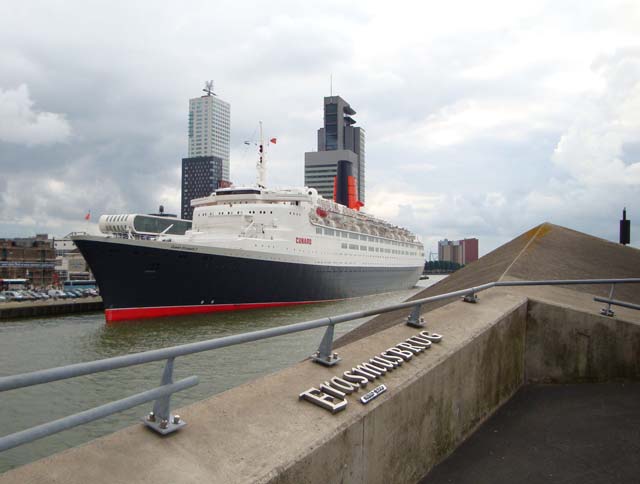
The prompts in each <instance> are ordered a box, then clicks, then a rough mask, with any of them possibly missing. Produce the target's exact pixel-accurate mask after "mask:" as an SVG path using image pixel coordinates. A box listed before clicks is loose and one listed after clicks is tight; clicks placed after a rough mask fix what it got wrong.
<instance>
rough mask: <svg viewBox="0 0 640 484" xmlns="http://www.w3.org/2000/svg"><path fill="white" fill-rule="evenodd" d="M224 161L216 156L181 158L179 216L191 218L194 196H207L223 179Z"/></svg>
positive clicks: (186, 218)
mask: <svg viewBox="0 0 640 484" xmlns="http://www.w3.org/2000/svg"><path fill="white" fill-rule="evenodd" d="M223 163H224V161H223V160H222V158H220V157H217V156H198V157H193V158H183V159H182V200H181V205H180V213H181V218H183V219H185V220H191V218H192V217H193V207H192V206H191V200H193V199H194V198H202V197H208V196H209V195H211V194H212V193H213V192H214V191H216V189H218V187H219V186H220V181H221V180H224V168H223V167H224V164H223Z"/></svg>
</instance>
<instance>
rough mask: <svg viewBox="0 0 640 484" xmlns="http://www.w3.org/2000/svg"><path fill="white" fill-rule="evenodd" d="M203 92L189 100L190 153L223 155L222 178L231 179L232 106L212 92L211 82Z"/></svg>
mask: <svg viewBox="0 0 640 484" xmlns="http://www.w3.org/2000/svg"><path fill="white" fill-rule="evenodd" d="M203 91H205V92H206V93H207V94H206V95H204V96H200V97H196V98H193V99H189V155H188V156H189V158H193V157H197V156H217V157H218V158H221V159H222V176H223V179H224V180H229V151H230V150H229V144H230V140H231V117H230V106H229V103H228V102H225V101H223V100H222V99H220V98H219V97H218V96H217V95H215V94H214V93H213V83H212V82H208V83H207V87H206V88H205V89H203Z"/></svg>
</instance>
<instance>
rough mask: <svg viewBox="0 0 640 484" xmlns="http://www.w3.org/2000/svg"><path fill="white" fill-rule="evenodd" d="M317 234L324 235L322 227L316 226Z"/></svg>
mask: <svg viewBox="0 0 640 484" xmlns="http://www.w3.org/2000/svg"><path fill="white" fill-rule="evenodd" d="M316 234H318V235H322V229H321V228H320V227H316Z"/></svg>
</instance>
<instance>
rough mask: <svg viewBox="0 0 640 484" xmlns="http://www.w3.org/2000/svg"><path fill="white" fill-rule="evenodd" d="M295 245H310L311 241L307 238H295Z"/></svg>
mask: <svg viewBox="0 0 640 484" xmlns="http://www.w3.org/2000/svg"><path fill="white" fill-rule="evenodd" d="M296 244H307V245H311V239H310V238H309V237H296Z"/></svg>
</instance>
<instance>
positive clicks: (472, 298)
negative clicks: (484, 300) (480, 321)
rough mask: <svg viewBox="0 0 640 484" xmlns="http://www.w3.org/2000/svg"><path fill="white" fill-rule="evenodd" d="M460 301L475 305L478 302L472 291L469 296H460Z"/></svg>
mask: <svg viewBox="0 0 640 484" xmlns="http://www.w3.org/2000/svg"><path fill="white" fill-rule="evenodd" d="M462 300H463V301H464V302H466V303H473V304H475V303H477V302H478V296H477V295H476V292H475V291H474V290H473V289H472V290H471V292H470V293H469V294H465V295H464V296H462Z"/></svg>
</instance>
